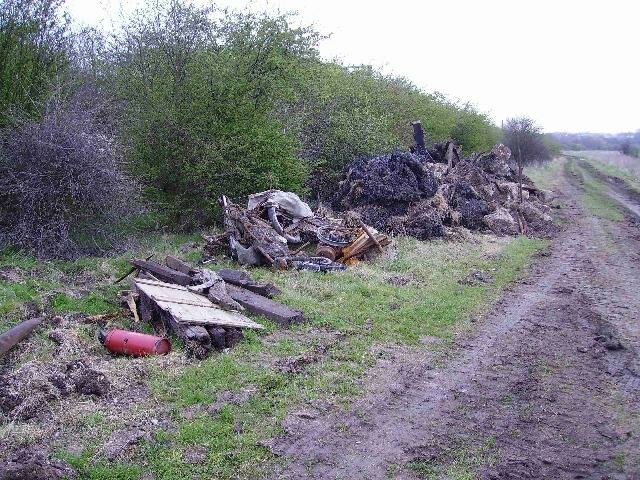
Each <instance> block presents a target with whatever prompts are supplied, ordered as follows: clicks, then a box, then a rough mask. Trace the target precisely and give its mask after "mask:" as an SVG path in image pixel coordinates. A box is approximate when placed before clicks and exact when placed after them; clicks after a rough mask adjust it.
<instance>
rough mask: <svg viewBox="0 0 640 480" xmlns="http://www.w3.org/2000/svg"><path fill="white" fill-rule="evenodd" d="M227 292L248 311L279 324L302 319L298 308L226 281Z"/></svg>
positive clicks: (297, 321)
mask: <svg viewBox="0 0 640 480" xmlns="http://www.w3.org/2000/svg"><path fill="white" fill-rule="evenodd" d="M227 292H228V293H229V295H231V298H233V299H234V300H235V301H236V302H238V303H239V304H240V305H242V306H243V307H244V308H246V309H247V310H249V311H250V312H252V313H255V314H257V315H262V316H264V317H266V318H268V319H269V320H273V321H274V322H276V323H279V324H280V325H290V324H292V323H299V322H302V321H303V320H304V315H303V313H302V312H301V311H300V310H293V309H291V308H289V307H287V306H286V305H282V304H281V303H278V302H274V301H273V300H270V299H268V298H265V297H263V296H261V295H258V294H256V293H253V292H252V291H250V290H247V289H245V288H242V287H238V286H237V285H233V284H231V283H228V284H227Z"/></svg>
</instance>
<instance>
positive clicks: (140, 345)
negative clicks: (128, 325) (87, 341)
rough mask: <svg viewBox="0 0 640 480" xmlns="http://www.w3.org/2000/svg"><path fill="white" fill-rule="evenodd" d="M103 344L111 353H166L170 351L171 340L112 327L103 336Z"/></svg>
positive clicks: (140, 354)
mask: <svg viewBox="0 0 640 480" xmlns="http://www.w3.org/2000/svg"><path fill="white" fill-rule="evenodd" d="M103 343H104V346H105V348H106V349H107V350H109V351H110V352H113V353H122V354H124V355H131V356H133V357H142V356H145V355H166V354H167V353H169V352H170V351H171V342H169V340H167V339H166V338H162V337H156V336H155V335H146V334H144V333H138V332H128V331H127V330H118V329H113V330H111V331H110V332H109V333H107V335H106V336H105V337H104V342H103Z"/></svg>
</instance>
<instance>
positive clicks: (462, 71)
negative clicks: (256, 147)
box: [68, 0, 640, 132]
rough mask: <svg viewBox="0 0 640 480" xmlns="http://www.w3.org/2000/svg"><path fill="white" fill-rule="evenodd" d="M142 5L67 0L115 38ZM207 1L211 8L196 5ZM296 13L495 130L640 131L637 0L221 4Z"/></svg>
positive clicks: (342, 50) (331, 44) (354, 52)
mask: <svg viewBox="0 0 640 480" xmlns="http://www.w3.org/2000/svg"><path fill="white" fill-rule="evenodd" d="M136 3H139V1H138V0H130V1H127V2H122V1H121V0H68V6H69V10H70V12H71V14H72V15H73V17H74V18H75V19H76V20H78V21H79V22H80V23H83V24H88V25H102V26H104V27H105V28H113V25H117V18H118V11H119V10H120V9H124V10H131V9H133V8H135V5H136ZM199 3H203V2H202V0H200V2H199ZM217 4H218V5H220V6H229V7H231V8H235V9H246V8H251V9H252V10H265V9H266V10H270V11H274V10H281V11H297V12H298V13H299V16H298V18H299V21H300V23H302V24H314V25H315V26H316V28H317V29H318V30H320V31H321V32H323V33H326V34H331V36H330V37H329V38H328V39H326V40H324V41H323V42H322V43H321V47H320V49H321V53H322V54H323V56H324V57H326V58H328V59H332V58H338V59H341V60H342V61H343V62H345V63H349V64H372V65H374V66H377V67H380V68H382V69H383V70H384V71H385V72H389V73H393V74H396V75H403V76H405V77H407V78H409V79H410V80H411V81H412V82H414V83H415V84H416V85H418V86H419V87H421V88H423V89H425V90H428V91H433V90H437V91H439V92H442V93H445V94H446V95H448V96H449V97H451V98H454V99H459V100H461V101H469V102H471V103H473V104H474V105H476V106H477V107H478V108H479V109H480V110H482V111H485V112H489V113H490V114H491V116H492V117H493V118H494V119H495V121H496V123H497V124H498V125H499V124H500V122H501V121H502V120H503V119H505V118H507V117H514V116H522V115H526V116H529V117H531V118H533V119H535V120H536V121H537V122H538V123H539V124H540V125H542V126H543V127H544V129H545V130H546V131H591V132H622V131H635V130H637V129H640V121H639V118H640V115H639V112H640V94H639V93H638V80H637V79H638V73H640V65H639V64H638V60H637V58H638V53H637V48H638V45H640V29H638V28H637V21H638V18H640V4H638V3H637V2H634V1H630V0H608V1H606V2H605V1H578V0H564V1H561V2H558V1H553V0H536V1H518V2H514V1H508V0H504V1H503V0H485V1H482V2H479V1H474V0H447V1H446V2H444V1H420V0H415V1H408V0H397V1H395V2H371V1H361V0H351V1H345V0H323V1H322V2H317V1H314V0H258V1H253V2H248V1H247V0H220V1H218V2H217Z"/></svg>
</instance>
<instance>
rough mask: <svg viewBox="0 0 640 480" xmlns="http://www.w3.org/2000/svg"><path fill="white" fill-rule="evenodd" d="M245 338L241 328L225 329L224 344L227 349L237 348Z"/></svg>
mask: <svg viewBox="0 0 640 480" xmlns="http://www.w3.org/2000/svg"><path fill="white" fill-rule="evenodd" d="M243 338H244V335H242V330H240V329H239V328H225V336H224V342H225V345H226V347H227V348H233V347H235V346H236V345H237V344H238V342H240V341H241V340H242V339H243Z"/></svg>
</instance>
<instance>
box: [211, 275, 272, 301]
mask: <svg viewBox="0 0 640 480" xmlns="http://www.w3.org/2000/svg"><path fill="white" fill-rule="evenodd" d="M218 275H220V277H222V279H223V280H224V281H225V282H226V283H231V284H233V285H237V286H238V287H242V288H246V289H247V290H251V291H252V292H253V293H257V294H258V295H262V296H263V297H268V298H273V297H275V296H276V295H279V294H280V293H281V292H280V289H279V288H278V287H276V286H275V285H274V284H273V283H260V282H256V281H254V280H253V278H251V276H250V275H249V274H248V273H246V272H241V271H239V270H230V269H228V268H223V269H222V270H218Z"/></svg>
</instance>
